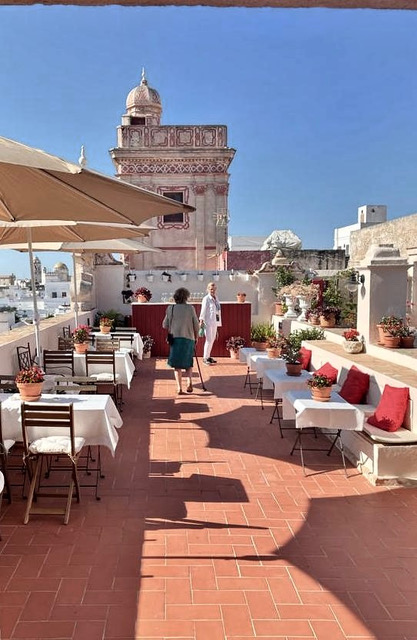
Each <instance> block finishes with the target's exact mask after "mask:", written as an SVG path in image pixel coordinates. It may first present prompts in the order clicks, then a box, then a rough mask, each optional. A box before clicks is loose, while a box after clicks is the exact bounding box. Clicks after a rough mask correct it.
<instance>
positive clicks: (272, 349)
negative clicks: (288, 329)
mask: <svg viewBox="0 0 417 640" xmlns="http://www.w3.org/2000/svg"><path fill="white" fill-rule="evenodd" d="M284 344H285V338H284V337H283V336H281V335H280V336H277V337H276V338H269V339H268V341H267V347H266V355H267V356H268V358H279V357H280V356H281V351H282V347H283V345H284Z"/></svg>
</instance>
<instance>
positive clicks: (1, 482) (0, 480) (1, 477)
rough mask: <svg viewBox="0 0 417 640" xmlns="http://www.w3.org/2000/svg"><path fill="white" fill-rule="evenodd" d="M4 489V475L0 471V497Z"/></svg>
mask: <svg viewBox="0 0 417 640" xmlns="http://www.w3.org/2000/svg"><path fill="white" fill-rule="evenodd" d="M3 489H4V475H3V474H2V472H1V471H0V495H1V494H2V493H3Z"/></svg>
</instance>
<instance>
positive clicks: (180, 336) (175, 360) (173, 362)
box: [162, 287, 200, 395]
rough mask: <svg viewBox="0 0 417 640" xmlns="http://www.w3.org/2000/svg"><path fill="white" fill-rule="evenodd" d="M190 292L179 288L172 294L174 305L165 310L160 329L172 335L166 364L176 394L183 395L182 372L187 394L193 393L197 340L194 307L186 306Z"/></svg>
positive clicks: (197, 328) (196, 322) (196, 321)
mask: <svg viewBox="0 0 417 640" xmlns="http://www.w3.org/2000/svg"><path fill="white" fill-rule="evenodd" d="M189 297H190V292H189V291H188V289H184V287H180V288H179V289H177V290H176V291H175V293H174V301H175V304H172V305H170V306H169V307H168V308H167V311H166V314H165V318H164V321H163V323H162V327H163V328H164V329H167V331H168V333H170V334H171V335H172V341H171V344H170V349H169V356H168V364H169V366H170V367H173V369H174V374H175V381H176V383H177V393H178V394H179V395H181V394H183V393H184V392H183V390H182V372H183V370H185V375H186V377H187V382H188V384H187V389H186V391H187V393H192V391H193V381H192V374H193V355H194V350H195V343H196V341H197V339H198V330H199V326H200V324H199V321H198V318H197V314H196V312H195V309H194V307H193V306H192V305H191V304H187V300H188V298H189Z"/></svg>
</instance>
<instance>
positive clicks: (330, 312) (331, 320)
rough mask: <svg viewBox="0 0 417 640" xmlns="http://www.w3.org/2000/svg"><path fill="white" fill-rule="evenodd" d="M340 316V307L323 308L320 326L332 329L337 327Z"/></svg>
mask: <svg viewBox="0 0 417 640" xmlns="http://www.w3.org/2000/svg"><path fill="white" fill-rule="evenodd" d="M339 315H340V308H339V307H330V306H329V307H321V309H320V315H319V318H320V326H321V327H324V328H327V329H332V328H333V327H335V326H336V319H337V317H338V316H339Z"/></svg>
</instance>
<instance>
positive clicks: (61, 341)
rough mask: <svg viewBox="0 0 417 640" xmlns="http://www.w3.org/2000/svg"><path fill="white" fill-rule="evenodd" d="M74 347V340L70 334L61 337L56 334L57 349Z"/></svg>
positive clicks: (65, 349) (67, 349)
mask: <svg viewBox="0 0 417 640" xmlns="http://www.w3.org/2000/svg"><path fill="white" fill-rule="evenodd" d="M73 349H74V340H73V339H72V337H71V336H69V337H68V338H63V337H62V336H58V351H72V350H73Z"/></svg>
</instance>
